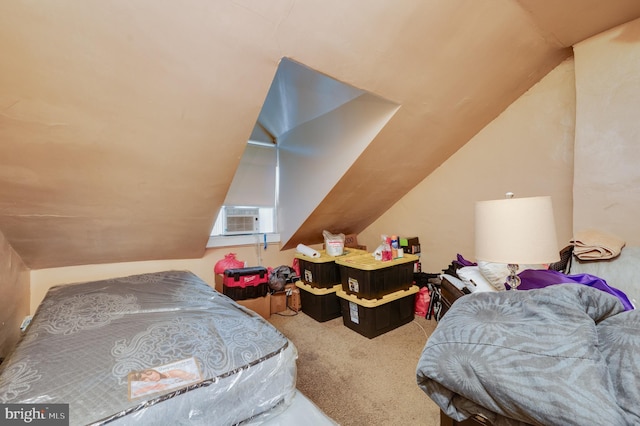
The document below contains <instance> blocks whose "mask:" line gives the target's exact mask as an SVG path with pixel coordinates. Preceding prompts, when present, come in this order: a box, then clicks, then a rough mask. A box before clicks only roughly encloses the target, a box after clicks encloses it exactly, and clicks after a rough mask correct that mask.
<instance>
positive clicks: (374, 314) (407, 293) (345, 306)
mask: <svg viewBox="0 0 640 426" xmlns="http://www.w3.org/2000/svg"><path fill="white" fill-rule="evenodd" d="M418 290H419V288H418V286H415V285H414V286H411V287H410V288H409V289H407V290H400V291H396V292H394V293H390V294H387V295H385V296H384V297H383V298H381V299H376V300H367V299H358V298H357V297H355V296H354V295H350V294H347V293H345V292H344V291H342V290H338V291H336V295H337V296H338V299H339V300H340V305H341V310H342V320H343V322H344V325H345V326H347V327H348V328H350V329H352V330H354V331H356V332H358V333H360V334H361V335H363V336H364V337H367V338H369V339H372V338H374V337H376V336H379V335H381V334H384V333H386V332H388V331H391V330H393V329H395V328H398V327H400V326H401V325H404V324H408V323H410V322H411V321H413V318H414V317H415V299H416V293H418Z"/></svg>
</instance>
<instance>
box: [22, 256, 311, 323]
mask: <svg viewBox="0 0 640 426" xmlns="http://www.w3.org/2000/svg"><path fill="white" fill-rule="evenodd" d="M314 247H317V246H314ZM227 253H236V257H237V259H239V260H242V261H246V262H247V264H248V265H249V266H258V265H261V266H265V267H276V266H280V265H292V264H293V258H294V255H295V250H285V251H280V250H279V244H269V245H268V246H267V249H266V250H264V248H263V246H262V245H260V246H256V245H250V246H238V247H225V248H216V249H208V250H207V251H206V253H205V255H204V256H203V257H202V259H184V260H164V261H149V262H129V263H114V264H105V265H86V266H70V267H65V268H51V269H40V270H33V271H31V313H32V314H33V313H35V310H36V308H37V307H38V305H39V304H40V302H41V301H42V299H43V298H44V296H45V294H46V293H47V290H48V289H49V288H50V287H51V286H53V285H58V284H69V283H77V282H85V281H93V280H99V279H104V278H112V277H119V276H127V275H134V274H142V273H147V272H158V271H165V270H188V271H191V272H193V273H194V274H196V275H198V276H199V277H200V278H202V279H203V280H204V281H206V282H207V283H208V284H209V285H210V286H212V287H213V286H214V284H215V283H214V274H213V267H214V265H215V264H216V262H217V261H218V260H220V259H223V258H224V255H225V254H227Z"/></svg>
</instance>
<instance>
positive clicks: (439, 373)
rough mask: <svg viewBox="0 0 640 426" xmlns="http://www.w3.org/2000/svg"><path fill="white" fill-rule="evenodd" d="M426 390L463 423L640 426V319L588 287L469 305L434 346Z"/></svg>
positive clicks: (425, 358)
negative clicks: (481, 419)
mask: <svg viewBox="0 0 640 426" xmlns="http://www.w3.org/2000/svg"><path fill="white" fill-rule="evenodd" d="M417 382H418V385H419V386H420V388H422V390H423V391H424V392H425V393H426V394H427V395H428V396H429V397H430V398H431V399H432V400H433V401H435V403H436V404H438V406H439V407H440V408H441V409H442V410H443V411H444V413H446V414H447V415H448V416H449V417H452V418H454V419H456V420H459V421H460V420H465V419H467V418H469V417H472V416H474V415H481V416H483V417H485V418H487V419H489V421H490V422H491V423H492V424H495V425H522V424H533V425H605V424H606V425H611V426H613V425H632V424H640V403H639V401H640V385H638V383H640V312H639V311H637V310H632V311H625V310H624V307H623V305H622V303H620V301H619V300H618V299H617V298H615V297H614V296H612V295H609V294H607V293H604V292H602V291H600V290H597V289H594V288H591V287H587V286H583V285H579V284H560V285H554V286H551V287H546V288H543V289H539V290H529V291H506V292H495V293H478V294H472V295H468V296H465V297H462V298H460V299H458V300H457V301H456V302H455V303H454V304H453V306H452V308H451V309H450V310H449V311H448V312H447V314H446V315H445V317H444V318H443V319H442V320H441V322H440V323H439V324H438V327H437V328H436V330H435V331H434V333H433V334H432V335H431V336H430V338H429V340H428V341H427V344H426V345H425V348H424V350H423V352H422V355H421V357H420V360H419V362H418V366H417Z"/></svg>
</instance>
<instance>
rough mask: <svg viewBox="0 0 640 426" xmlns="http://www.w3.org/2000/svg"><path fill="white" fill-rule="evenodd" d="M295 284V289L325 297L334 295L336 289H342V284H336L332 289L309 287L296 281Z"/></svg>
mask: <svg viewBox="0 0 640 426" xmlns="http://www.w3.org/2000/svg"><path fill="white" fill-rule="evenodd" d="M295 284H296V287H298V288H299V289H300V290H304V291H306V292H308V293H311V294H314V295H316V296H325V295H327V294H331V293H335V292H336V291H337V290H338V289H341V288H342V284H336V285H334V286H333V287H329V288H317V287H311V286H310V285H308V284H305V283H304V282H303V281H297V282H296V283H295Z"/></svg>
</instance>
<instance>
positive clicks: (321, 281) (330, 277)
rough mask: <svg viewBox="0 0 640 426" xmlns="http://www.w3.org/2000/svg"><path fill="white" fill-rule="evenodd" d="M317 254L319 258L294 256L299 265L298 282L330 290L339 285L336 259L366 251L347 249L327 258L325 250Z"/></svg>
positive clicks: (297, 254)
mask: <svg viewBox="0 0 640 426" xmlns="http://www.w3.org/2000/svg"><path fill="white" fill-rule="evenodd" d="M318 253H320V256H319V257H309V256H307V255H305V254H302V253H296V254H295V257H296V259H298V264H299V265H300V280H301V281H302V282H304V283H305V284H307V285H309V286H311V287H316V288H329V289H330V288H333V286H335V285H336V284H340V268H339V267H338V265H337V264H336V259H344V258H347V257H350V256H358V255H362V254H365V253H366V251H365V250H359V249H354V248H347V249H345V250H344V252H343V253H342V255H340V256H329V255H328V254H327V252H326V251H325V250H320V251H318Z"/></svg>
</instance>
